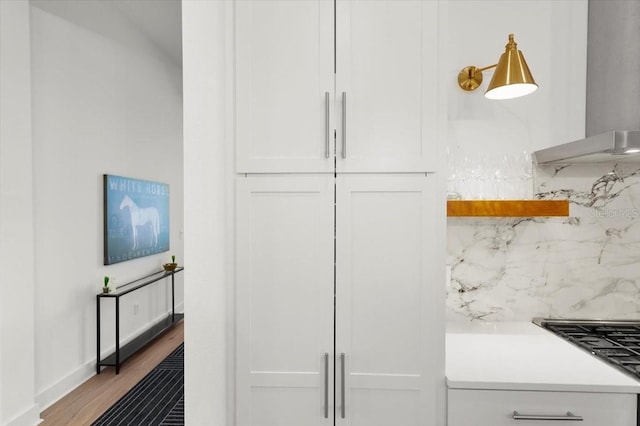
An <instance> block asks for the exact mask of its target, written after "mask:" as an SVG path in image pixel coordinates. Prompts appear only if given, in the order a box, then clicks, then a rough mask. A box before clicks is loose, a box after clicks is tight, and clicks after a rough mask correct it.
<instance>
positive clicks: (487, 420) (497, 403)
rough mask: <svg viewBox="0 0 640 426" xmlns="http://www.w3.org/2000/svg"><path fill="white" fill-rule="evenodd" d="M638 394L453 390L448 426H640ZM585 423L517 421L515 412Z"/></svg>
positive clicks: (448, 409) (449, 403) (449, 399)
mask: <svg viewBox="0 0 640 426" xmlns="http://www.w3.org/2000/svg"><path fill="white" fill-rule="evenodd" d="M636 404H637V396H636V395H635V394H620V393H587V392H537V391H499V390H496V391H494V390H467V389H449V391H448V408H447V411H448V421H447V424H448V426H471V425H473V426H507V425H510V426H528V425H538V426H566V425H567V424H575V425H580V426H604V425H607V426H637V425H636ZM514 411H517V412H518V414H520V415H526V416H528V415H532V416H564V415H566V414H567V412H571V413H572V414H573V415H575V416H580V417H582V418H583V421H570V420H525V419H514V418H513V417H514V415H513V412H514Z"/></svg>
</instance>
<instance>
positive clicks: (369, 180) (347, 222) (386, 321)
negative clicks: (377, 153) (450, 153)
mask: <svg viewBox="0 0 640 426" xmlns="http://www.w3.org/2000/svg"><path fill="white" fill-rule="evenodd" d="M435 180H436V179H435V178H434V177H425V176H424V175H422V176H414V177H401V176H389V177H370V176H367V177H361V176H357V175H349V176H338V178H337V183H336V195H337V196H336V361H335V362H336V425H338V426H346V425H349V426H389V425H393V426H436V424H437V423H436V420H437V417H436V416H437V412H438V410H437V402H436V400H437V398H436V384H437V383H440V382H442V381H443V380H444V373H443V371H442V370H443V368H442V365H443V362H444V361H443V359H444V335H443V332H442V330H441V325H442V320H441V319H440V318H438V317H437V315H438V314H437V312H440V309H434V307H437V305H439V304H440V303H441V301H440V300H438V298H436V297H433V296H432V295H433V294H434V291H435V286H439V285H442V283H440V282H434V277H438V276H440V274H439V273H437V271H435V269H434V263H435V262H434V260H433V259H436V258H437V255H436V253H435V250H436V249H437V248H439V247H440V246H439V244H437V243H434V241H435V240H434V235H435V226H436V224H437V222H438V221H437V220H433V218H434V217H435V215H436V214H438V212H439V209H438V208H437V206H436V194H437V192H438V191H436V190H435V188H436V187H435ZM435 266H437V265H435ZM436 293H437V292H436ZM437 294H439V293H437ZM343 354H344V355H343Z"/></svg>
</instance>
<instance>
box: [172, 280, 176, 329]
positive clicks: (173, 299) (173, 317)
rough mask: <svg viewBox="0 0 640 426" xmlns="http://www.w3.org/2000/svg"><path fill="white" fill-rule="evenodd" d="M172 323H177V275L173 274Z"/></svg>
mask: <svg viewBox="0 0 640 426" xmlns="http://www.w3.org/2000/svg"><path fill="white" fill-rule="evenodd" d="M171 322H176V292H175V274H174V273H173V272H172V273H171Z"/></svg>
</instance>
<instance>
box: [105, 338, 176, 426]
mask: <svg viewBox="0 0 640 426" xmlns="http://www.w3.org/2000/svg"><path fill="white" fill-rule="evenodd" d="M106 425H120V426H143V425H144V426H175V425H184V343H183V344H181V345H180V346H179V347H178V348H177V349H176V350H175V351H173V352H172V353H171V354H170V355H169V356H168V357H166V358H165V359H164V361H162V362H161V363H160V364H159V365H158V366H157V367H156V368H154V369H153V370H151V372H150V373H149V374H147V375H146V376H145V377H144V379H142V380H141V381H140V382H139V383H138V384H137V385H135V386H134V387H133V389H131V390H130V391H129V392H127V394H126V395H125V396H123V397H122V398H120V400H119V401H118V402H116V403H115V404H114V405H113V406H112V407H111V408H109V409H108V410H107V411H106V412H105V413H104V414H103V415H102V416H100V418H99V419H98V420H96V421H95V422H93V423H92V426H106Z"/></svg>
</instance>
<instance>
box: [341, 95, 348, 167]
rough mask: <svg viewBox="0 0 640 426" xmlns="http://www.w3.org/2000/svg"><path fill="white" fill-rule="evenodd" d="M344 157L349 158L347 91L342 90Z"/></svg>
mask: <svg viewBox="0 0 640 426" xmlns="http://www.w3.org/2000/svg"><path fill="white" fill-rule="evenodd" d="M342 158H347V92H342Z"/></svg>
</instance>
